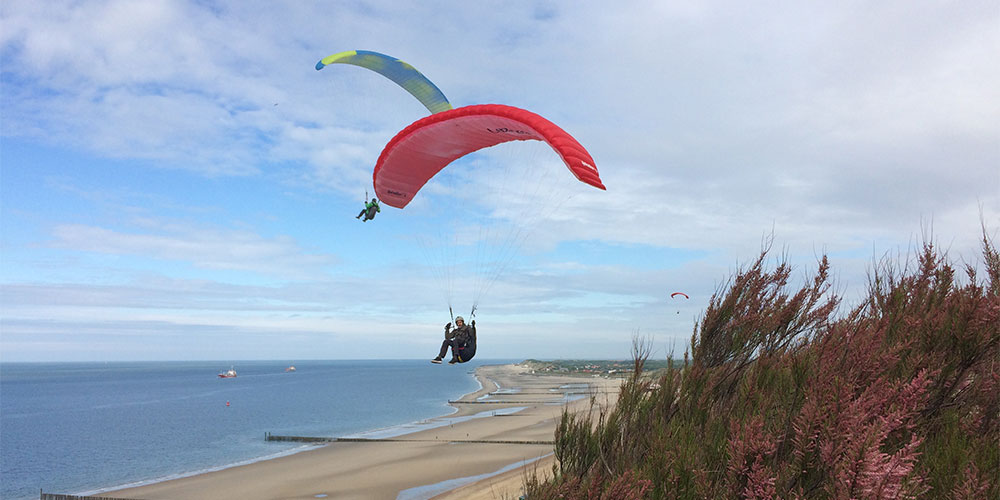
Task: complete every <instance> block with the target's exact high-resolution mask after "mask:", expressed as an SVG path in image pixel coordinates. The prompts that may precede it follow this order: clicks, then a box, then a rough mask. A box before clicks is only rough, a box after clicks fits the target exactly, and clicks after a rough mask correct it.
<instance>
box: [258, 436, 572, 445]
mask: <svg viewBox="0 0 1000 500" xmlns="http://www.w3.org/2000/svg"><path fill="white" fill-rule="evenodd" d="M264 439H265V440H266V441H281V442H292V443H439V442H443V443H475V444H538V445H546V446H552V445H554V444H555V441H551V440H549V441H544V440H542V441H539V440H514V439H506V440H505V439H417V438H362V437H309V436H276V435H273V434H271V433H268V434H267V435H265V437H264Z"/></svg>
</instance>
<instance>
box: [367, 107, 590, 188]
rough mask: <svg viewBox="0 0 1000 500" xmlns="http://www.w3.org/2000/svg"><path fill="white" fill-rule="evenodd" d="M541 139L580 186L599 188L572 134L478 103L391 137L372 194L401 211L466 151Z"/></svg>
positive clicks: (428, 119) (518, 113)
mask: <svg viewBox="0 0 1000 500" xmlns="http://www.w3.org/2000/svg"><path fill="white" fill-rule="evenodd" d="M527 140H538V141H544V142H546V143H547V144H548V145H549V146H551V147H552V149H553V150H555V152H556V153H558V154H559V157H560V158H562V160H563V162H564V163H566V167H567V168H569V170H570V172H572V173H573V175H575V176H576V178H577V179H579V180H580V181H581V182H585V183H587V184H590V185H591V186H594V187H596V188H599V189H606V188H605V187H604V184H602V183H601V178H600V176H599V175H598V172H597V167H596V166H594V163H595V162H594V159H593V158H591V156H590V153H588V152H587V150H586V149H584V147H583V146H582V145H580V143H579V142H577V140H576V139H574V138H573V136H571V135H569V134H568V133H566V131H564V130H563V129H561V128H559V127H558V126H557V125H555V124H554V123H552V122H550V121H548V120H546V119H545V118H542V117H541V116H539V115H536V114H535V113H532V112H530V111H526V110H523V109H520V108H515V107H512V106H504V105H501V104H478V105H473V106H465V107H461V108H457V109H452V110H448V111H442V112H439V113H434V114H432V115H430V116H427V117H424V118H422V119H420V120H417V121H416V122H414V123H412V124H410V126H408V127H406V128H405V129H403V130H402V131H400V132H399V133H398V134H396V137H393V138H392V140H391V141H389V143H388V144H386V146H385V149H383V150H382V154H381V155H380V156H379V158H378V162H377V163H376V164H375V171H374V173H373V174H372V181H373V183H374V184H375V194H376V195H378V198H379V199H380V200H382V202H383V203H385V204H386V205H389V206H392V207H396V208H403V207H405V206H406V205H407V204H408V203H410V201H411V200H413V197H414V196H416V194H417V192H418V191H420V188H422V187H423V186H424V184H426V183H427V181H429V180H430V179H431V178H432V177H434V175H436V174H437V173H438V172H440V171H441V169H442V168H444V167H446V166H447V165H448V164H449V163H451V162H453V161H455V160H457V159H458V158H461V157H463V156H465V155H467V154H469V153H472V152H474V151H478V150H480V149H483V148H487V147H490V146H495V145H497V144H501V143H504V142H510V141H527Z"/></svg>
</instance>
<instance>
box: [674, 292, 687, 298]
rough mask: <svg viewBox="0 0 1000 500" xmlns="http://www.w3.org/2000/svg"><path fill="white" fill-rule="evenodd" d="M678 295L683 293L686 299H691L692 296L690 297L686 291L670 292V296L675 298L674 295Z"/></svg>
mask: <svg viewBox="0 0 1000 500" xmlns="http://www.w3.org/2000/svg"><path fill="white" fill-rule="evenodd" d="M678 295H683V296H684V298H685V299H690V298H691V297H688V295H687V294H686V293H684V292H674V293H672V294H670V298H671V299H672V298H674V297H676V296H678Z"/></svg>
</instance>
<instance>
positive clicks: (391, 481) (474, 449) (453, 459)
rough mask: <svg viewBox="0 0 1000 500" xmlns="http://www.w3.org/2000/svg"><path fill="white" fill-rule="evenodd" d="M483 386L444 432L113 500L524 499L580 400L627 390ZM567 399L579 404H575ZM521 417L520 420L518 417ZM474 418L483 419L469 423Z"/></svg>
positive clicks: (489, 375) (567, 384)
mask: <svg viewBox="0 0 1000 500" xmlns="http://www.w3.org/2000/svg"><path fill="white" fill-rule="evenodd" d="M441 368H442V369H456V367H449V366H443V367H441ZM457 369H461V368H460V367H459V368H457ZM476 377H477V378H478V379H479V380H480V382H481V383H482V385H483V388H482V389H481V390H479V391H477V392H474V393H471V394H467V395H465V396H463V397H462V398H461V399H460V400H458V401H459V402H455V403H453V406H455V407H456V408H457V409H458V411H457V412H456V413H454V414H452V415H448V416H446V417H441V418H440V419H432V421H434V420H439V421H444V422H447V425H444V426H441V427H436V428H430V429H425V430H420V431H417V432H414V433H410V434H405V435H403V436H397V437H394V438H393V440H392V441H369V442H336V443H331V444H329V445H326V446H323V447H320V448H316V449H314V450H309V451H305V452H302V453H298V454H295V455H290V456H287V457H281V458H277V459H274V460H267V461H263V462H257V463H253V464H249V465H244V466H240V467H233V468H229V469H224V470H221V471H216V472H209V473H205V474H200V475H197V476H192V477H186V478H180V479H175V480H171V481H165V482H162V483H156V484H151V485H146V486H140V487H136V488H129V489H124V490H117V491H114V492H108V493H105V495H107V496H112V497H119V498H142V499H147V500H160V499H212V500H220V499H279V498H281V499H314V498H336V499H396V498H399V499H401V500H418V499H427V498H436V499H458V498H471V499H484V500H485V499H496V500H500V499H516V498H517V497H518V496H519V495H521V494H522V491H521V486H522V485H523V477H524V473H523V470H521V468H520V467H519V466H524V467H526V468H527V469H528V470H529V471H530V470H537V471H538V472H539V473H546V472H548V471H550V470H551V468H552V461H553V458H552V444H551V441H552V440H553V434H554V432H555V428H556V425H557V423H558V421H559V418H560V416H561V414H562V411H563V408H564V406H568V407H569V408H570V410H571V411H586V410H587V409H588V408H589V407H590V397H589V396H585V397H580V396H582V395H583V394H585V393H587V392H588V391H590V392H592V393H596V394H597V398H598V402H599V403H601V404H609V403H608V402H613V401H615V399H616V395H615V394H616V392H617V388H618V385H619V384H620V380H617V379H614V380H608V379H604V378H584V377H572V376H557V375H534V374H531V373H529V372H528V371H527V369H526V368H524V367H522V366H518V365H500V366H482V367H479V368H478V369H477V370H476ZM586 386H589V389H588V388H585V387H586ZM498 388H499V389H501V390H500V391H499V392H497V390H498ZM566 393H571V394H570V396H573V395H576V397H579V399H577V400H575V401H567V400H568V399H569V398H567V397H565V394H566ZM515 409H520V410H518V411H516V412H514V413H510V412H511V411H514V410H515ZM471 416H476V418H462V417H471ZM432 423H433V422H432ZM501 441H503V442H501ZM508 469H510V470H508ZM505 470H506V472H502V473H500V474H498V472H500V471H505Z"/></svg>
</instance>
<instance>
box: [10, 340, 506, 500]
mask: <svg viewBox="0 0 1000 500" xmlns="http://www.w3.org/2000/svg"><path fill="white" fill-rule="evenodd" d="M518 361H519V360H478V359H474V360H472V361H471V362H469V363H464V364H461V365H454V366H450V365H447V364H444V365H434V364H431V363H429V362H428V361H427V360H362V361H294V362H293V361H240V362H238V363H229V362H205V361H197V362H195V361H192V362H184V361H171V362H109V363H0V498H4V499H37V498H38V495H39V492H40V491H45V492H46V493H63V494H72V495H100V494H102V493H105V492H108V491H111V490H114V489H119V488H122V487H126V486H138V485H143V484H149V483H154V482H159V481H165V480H169V479H174V478H179V477H186V476H191V475H195V474H199V473H204V472H209V471H213V470H219V469H223V468H227V467H233V466H237V465H242V464H248V463H253V462H257V461H261V460H268V459H273V458H277V457H280V456H284V455H289V454H293V453H297V452H301V451H304V450H306V449H310V448H311V447H312V446H310V445H303V444H301V443H288V442H274V441H265V435H266V433H271V434H275V435H294V436H320V437H348V436H376V437H385V436H391V435H398V434H402V433H405V432H409V431H411V430H414V429H415V428H417V427H419V426H420V425H421V424H423V423H426V421H427V420H429V419H433V418H434V417H441V416H446V415H449V414H451V413H453V412H454V411H455V410H454V408H452V407H451V406H448V405H447V402H448V401H449V400H453V399H457V398H459V397H461V396H462V395H464V394H468V393H470V392H474V391H476V390H478V389H480V387H481V386H480V384H479V382H478V381H477V380H476V379H475V377H474V376H473V372H474V370H475V368H476V367H477V366H481V365H484V364H506V363H515V362H518ZM291 365H294V366H295V371H292V372H289V371H286V369H287V368H288V367H289V366H291ZM230 367H232V368H234V369H235V370H236V372H237V374H238V376H237V377H236V378H228V379H223V378H219V377H218V374H219V373H220V372H222V371H225V370H228V369H229V368H230ZM112 496H113V495H112Z"/></svg>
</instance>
